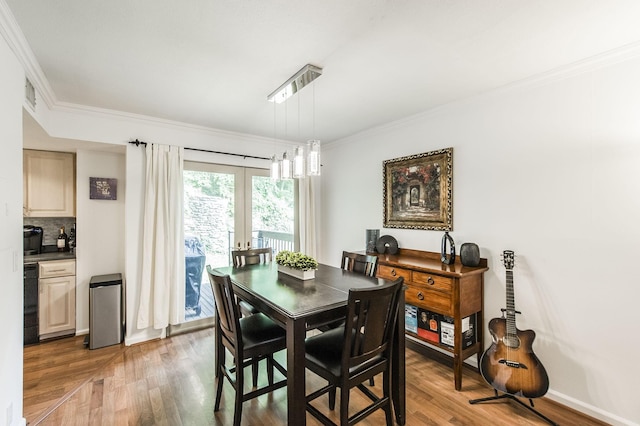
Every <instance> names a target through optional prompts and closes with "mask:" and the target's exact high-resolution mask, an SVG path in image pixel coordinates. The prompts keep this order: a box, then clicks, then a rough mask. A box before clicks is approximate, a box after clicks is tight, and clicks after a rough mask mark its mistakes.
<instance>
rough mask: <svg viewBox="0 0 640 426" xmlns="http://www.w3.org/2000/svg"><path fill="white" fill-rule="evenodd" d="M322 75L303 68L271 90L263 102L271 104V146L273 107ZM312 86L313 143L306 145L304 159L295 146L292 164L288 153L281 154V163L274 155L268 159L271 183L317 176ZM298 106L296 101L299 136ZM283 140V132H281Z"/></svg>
mask: <svg viewBox="0 0 640 426" xmlns="http://www.w3.org/2000/svg"><path fill="white" fill-rule="evenodd" d="M321 75H322V68H319V67H316V66H314V65H311V64H307V65H305V66H304V67H302V69H300V71H298V72H297V73H295V74H294V75H293V76H291V77H290V78H289V79H288V80H287V81H285V82H284V83H283V84H282V85H281V86H280V87H278V88H277V89H276V90H274V91H273V92H272V93H271V94H270V95H269V96H267V100H268V101H270V102H273V103H274V109H273V111H274V112H273V117H274V118H273V134H274V143H275V140H276V136H275V135H276V112H275V111H276V109H275V105H276V104H279V103H282V102H285V101H286V100H287V99H288V98H289V97H291V96H293V95H294V94H296V93H298V92H299V91H300V90H301V89H302V88H303V87H305V86H306V85H308V84H310V83H311V82H313V81H314V80H315V79H316V78H318V77H319V76H321ZM315 102H316V99H315V84H314V85H313V113H312V114H313V139H311V140H309V141H307V146H306V151H307V152H306V155H305V146H304V145H298V146H296V147H295V148H294V150H293V160H291V159H289V156H288V153H287V152H286V151H285V152H284V153H283V154H282V160H279V161H278V159H277V157H276V155H275V154H274V155H273V156H272V157H271V178H272V179H291V178H292V177H293V178H296V179H301V178H304V177H305V176H319V175H320V141H319V140H318V139H315V132H316V129H315V127H316V122H315V121H316V118H315ZM286 106H287V105H286V104H285V129H286V120H287V117H286V115H287V113H286ZM299 127H300V103H299V100H298V133H299V132H300V129H299ZM285 138H286V130H285Z"/></svg>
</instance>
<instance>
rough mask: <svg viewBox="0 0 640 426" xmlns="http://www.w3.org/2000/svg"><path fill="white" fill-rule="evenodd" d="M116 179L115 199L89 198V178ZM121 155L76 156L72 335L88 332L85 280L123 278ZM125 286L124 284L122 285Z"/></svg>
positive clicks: (81, 152) (87, 153)
mask: <svg viewBox="0 0 640 426" xmlns="http://www.w3.org/2000/svg"><path fill="white" fill-rule="evenodd" d="M90 177H103V178H115V179H117V184H118V185H117V199H116V200H114V201H112V200H91V199H89V178H90ZM126 188H127V187H126V179H125V156H124V154H115V153H107V152H99V151H84V150H79V151H77V153H76V227H77V240H76V241H77V247H78V248H77V249H76V260H77V261H76V333H77V334H86V333H88V332H89V281H90V280H91V277H92V276H94V275H103V274H114V273H121V274H122V275H123V277H124V276H125V255H124V247H125V238H126V234H125V232H124V208H125V193H126ZM125 285H126V283H125Z"/></svg>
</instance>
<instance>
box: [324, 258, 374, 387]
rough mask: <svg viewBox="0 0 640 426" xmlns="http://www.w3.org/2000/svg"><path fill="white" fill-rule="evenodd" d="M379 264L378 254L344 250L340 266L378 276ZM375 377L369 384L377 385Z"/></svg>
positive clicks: (334, 325)
mask: <svg viewBox="0 0 640 426" xmlns="http://www.w3.org/2000/svg"><path fill="white" fill-rule="evenodd" d="M377 264H378V256H371V255H368V254H358V253H352V252H349V251H343V252H342V263H341V265H340V267H341V268H342V269H344V270H347V271H353V272H360V273H362V274H364V275H366V276H369V277H375V276H376V266H377ZM338 325H341V324H337V323H333V324H329V325H328V326H327V328H333V327H336V326H338ZM375 384H376V383H375V379H374V378H373V377H372V378H370V379H369V386H375Z"/></svg>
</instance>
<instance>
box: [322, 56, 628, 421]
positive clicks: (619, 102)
mask: <svg viewBox="0 0 640 426" xmlns="http://www.w3.org/2000/svg"><path fill="white" fill-rule="evenodd" d="M584 66H585V68H583V69H581V70H571V71H572V72H571V73H569V72H568V71H569V70H567V73H563V72H559V73H558V74H557V75H555V76H554V77H553V78H551V77H549V78H548V79H540V80H539V81H537V82H530V83H528V84H525V83H522V84H520V85H519V86H517V87H512V88H509V89H504V90H502V91H500V92H497V93H492V94H487V95H484V96H480V97H478V98H476V99H474V100H471V101H467V102H464V103H459V104H455V105H450V106H447V107H444V108H441V109H439V110H437V111H432V112H430V113H426V114H423V115H420V116H417V117H412V118H410V119H407V120H404V121H403V122H398V123H394V124H393V125H389V126H384V127H381V128H378V129H375V130H372V131H368V132H366V133H363V134H361V135H356V136H354V137H351V138H349V140H348V141H338V142H336V143H333V144H331V145H330V146H329V147H325V150H324V152H323V163H324V164H325V167H324V168H323V171H322V173H323V176H322V183H323V188H322V200H323V207H322V217H323V227H322V228H323V229H324V233H323V244H322V251H321V255H320V260H321V261H323V262H327V263H333V264H337V263H338V261H339V253H340V252H341V251H342V250H349V249H352V250H356V249H358V250H363V249H364V244H365V243H364V237H365V235H364V234H365V229H367V228H374V229H376V228H379V229H380V230H381V235H385V234H390V235H393V236H394V237H396V238H397V240H398V242H399V245H400V247H405V248H413V249H421V250H427V251H434V252H439V250H440V241H441V237H442V234H443V233H442V232H436V231H424V230H397V229H391V228H383V226H382V225H383V223H382V221H383V210H382V203H383V200H382V162H383V161H384V160H387V159H392V158H398V157H401V156H404V155H410V154H417V153H422V152H427V151H431V150H435V149H439V148H445V147H453V148H454V153H453V163H454V166H453V170H454V177H453V193H454V207H453V208H454V223H453V227H454V231H453V232H452V233H451V235H452V236H453V237H454V238H455V240H456V245H457V246H458V247H460V245H461V244H462V243H464V242H475V243H477V244H478V245H479V246H480V251H481V255H482V257H486V258H488V262H489V267H490V270H489V271H488V272H487V273H486V275H485V312H486V313H485V324H484V327H485V329H486V327H487V324H486V323H487V322H488V321H489V320H490V319H491V318H492V317H497V316H500V308H501V307H503V306H504V304H505V269H504V267H503V266H502V265H501V262H500V254H501V253H502V251H503V250H505V249H512V250H515V252H516V256H517V257H516V262H515V270H514V285H515V300H516V308H517V309H518V310H520V311H522V315H519V316H518V318H517V321H518V328H520V329H533V330H535V332H536V333H537V338H536V340H535V343H534V351H535V353H536V354H537V355H538V357H539V358H540V359H541V361H542V363H543V365H544V366H545V367H546V369H547V371H548V373H549V377H550V382H551V388H550V391H549V394H548V396H550V397H551V398H553V399H556V400H559V401H561V402H562V403H565V404H567V405H570V406H574V407H576V408H578V409H580V410H581V411H585V412H587V413H589V414H592V415H595V416H598V417H600V418H603V419H605V420H606V421H609V422H611V423H613V424H636V423H640V405H638V404H637V398H636V397H633V396H632V395H635V394H636V387H637V382H638V378H639V377H640V376H638V374H637V373H635V368H634V367H632V365H633V363H634V362H635V358H636V356H637V355H638V353H640V343H639V341H638V339H636V338H635V336H636V327H637V324H638V323H640V315H639V314H638V308H637V304H638V296H639V294H640V291H639V290H638V281H639V278H638V277H637V275H636V273H635V271H634V268H633V266H634V265H635V262H636V261H638V256H639V255H640V251H639V250H638V247H637V243H638V241H640V222H639V220H638V218H639V217H640V178H639V177H638V175H637V172H638V168H639V166H640V83H639V80H638V76H639V75H640V59H632V60H628V61H627V62H623V63H612V64H611V65H610V66H608V67H601V66H602V64H598V66H594V67H593V69H588V64H585V65H584ZM576 71H580V72H576ZM347 142H348V143H347ZM355 164H357V166H354V165H355ZM345 183H355V185H349V184H345ZM354 188H356V190H354ZM346 212H348V213H349V214H345V213H346ZM487 334H488V333H487ZM489 344H490V338H489V336H488V335H487V337H486V339H485V345H487V347H488V345H489ZM463 391H464V382H463Z"/></svg>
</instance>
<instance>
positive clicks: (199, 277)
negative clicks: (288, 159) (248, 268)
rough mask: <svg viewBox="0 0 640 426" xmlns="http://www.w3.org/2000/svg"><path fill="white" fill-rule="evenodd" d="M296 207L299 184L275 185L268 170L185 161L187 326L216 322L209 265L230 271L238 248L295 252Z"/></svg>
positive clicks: (185, 315) (185, 318)
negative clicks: (296, 193) (232, 254)
mask: <svg viewBox="0 0 640 426" xmlns="http://www.w3.org/2000/svg"><path fill="white" fill-rule="evenodd" d="M294 206H295V200H294V181H293V180H282V181H274V180H272V179H271V178H269V171H268V170H262V169H251V168H243V167H232V166H222V165H214V164H205V163H194V162H185V164H184V235H185V269H186V271H185V274H186V275H185V287H186V288H185V310H184V321H185V323H186V322H192V321H199V322H200V323H201V322H202V321H201V320H203V319H205V321H204V322H205V323H207V322H209V323H210V322H211V320H210V319H209V320H208V321H207V320H206V318H211V317H212V316H213V309H214V306H213V295H212V293H211V286H210V285H209V279H208V276H207V274H206V265H211V266H212V267H222V266H228V265H229V264H230V261H231V250H232V249H233V248H238V247H240V248H247V247H273V248H274V251H279V250H283V249H288V250H293V249H294V246H295V244H294V241H295V239H294V225H295V217H294V212H295V209H294ZM194 325H195V326H200V324H197V325H196V324H194Z"/></svg>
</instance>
